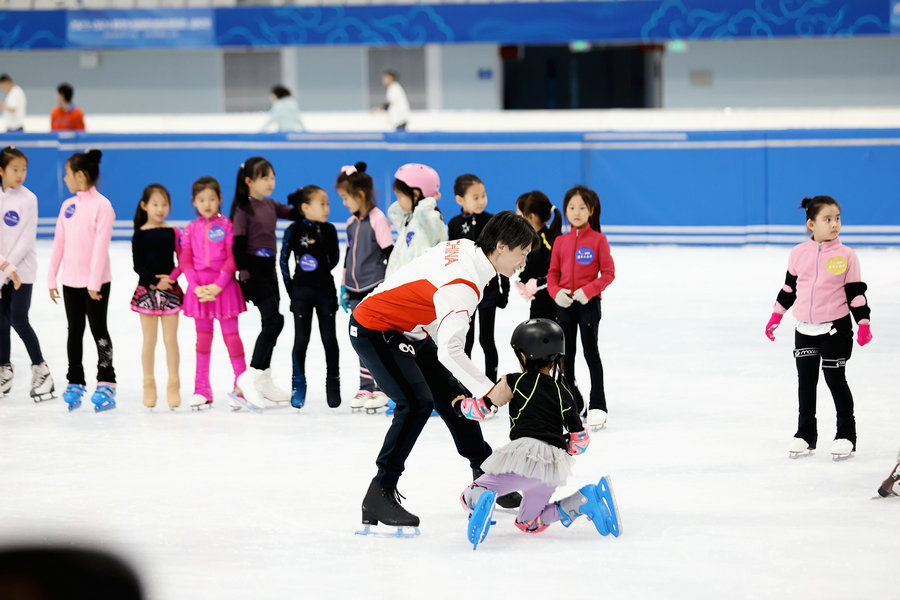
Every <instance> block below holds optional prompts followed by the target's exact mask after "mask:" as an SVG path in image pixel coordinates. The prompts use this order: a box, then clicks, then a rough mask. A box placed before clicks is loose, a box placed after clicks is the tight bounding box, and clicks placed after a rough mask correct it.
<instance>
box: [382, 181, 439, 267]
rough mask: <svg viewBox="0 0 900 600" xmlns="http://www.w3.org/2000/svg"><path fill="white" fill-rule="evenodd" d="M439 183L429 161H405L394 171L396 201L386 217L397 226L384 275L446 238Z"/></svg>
mask: <svg viewBox="0 0 900 600" xmlns="http://www.w3.org/2000/svg"><path fill="white" fill-rule="evenodd" d="M440 185H441V179H440V177H438V174H437V171H435V170H434V169H432V168H431V167H429V166H428V165H420V164H417V163H407V164H405V165H403V166H402V167H400V168H399V169H397V172H396V173H394V194H395V195H396V196H397V201H396V202H394V203H393V204H391V205H390V207H388V218H389V219H390V220H391V225H393V226H394V229H396V230H397V242H396V243H395V244H394V250H393V251H392V252H391V256H390V258H389V259H388V264H387V271H386V273H385V275H386V276H387V275H390V274H391V273H393V272H394V271H396V270H397V269H399V268H400V267H402V266H403V265H405V264H406V263H408V262H410V261H411V260H412V259H414V258H416V257H418V256H420V255H422V253H424V252H425V251H426V250H428V249H430V248H433V247H434V246H436V245H438V244H439V243H441V242H446V241H447V226H446V225H444V219H443V217H442V216H441V211H440V210H438V207H437V201H438V200H439V199H440V197H441V192H440V191H439V190H440Z"/></svg>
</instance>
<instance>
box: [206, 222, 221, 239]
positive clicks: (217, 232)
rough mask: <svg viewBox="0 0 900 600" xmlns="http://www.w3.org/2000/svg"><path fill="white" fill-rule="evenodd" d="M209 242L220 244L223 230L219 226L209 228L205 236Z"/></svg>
mask: <svg viewBox="0 0 900 600" xmlns="http://www.w3.org/2000/svg"><path fill="white" fill-rule="evenodd" d="M207 237H208V238H209V241H211V242H221V241H222V240H224V239H225V228H224V227H221V226H219V225H216V226H215V227H210V229H209V234H208V235H207Z"/></svg>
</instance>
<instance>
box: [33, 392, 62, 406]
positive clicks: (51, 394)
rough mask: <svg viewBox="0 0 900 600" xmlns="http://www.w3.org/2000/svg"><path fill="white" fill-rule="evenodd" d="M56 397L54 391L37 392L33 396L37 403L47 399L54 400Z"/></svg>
mask: <svg viewBox="0 0 900 600" xmlns="http://www.w3.org/2000/svg"><path fill="white" fill-rule="evenodd" d="M54 398H56V394H55V393H54V392H47V393H46V394H35V395H33V396H32V397H31V399H32V400H34V401H35V403H38V402H46V401H47V400H53V399H54Z"/></svg>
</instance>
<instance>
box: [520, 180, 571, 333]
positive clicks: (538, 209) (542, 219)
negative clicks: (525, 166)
mask: <svg viewBox="0 0 900 600" xmlns="http://www.w3.org/2000/svg"><path fill="white" fill-rule="evenodd" d="M516 212H518V213H519V214H520V215H522V216H523V217H525V218H526V219H528V222H529V223H531V226H532V227H534V230H535V231H536V232H537V234H538V237H540V238H541V243H540V244H538V245H537V247H536V248H535V249H534V250H532V251H531V254H529V255H528V260H527V261H526V262H525V268H524V269H522V271H521V272H520V273H519V281H517V282H516V289H517V290H518V291H519V294H521V295H522V297H523V298H525V300H528V301H530V302H531V307H530V308H529V314H528V316H529V318H531V319H537V318H541V319H552V320H554V321H556V320H557V319H558V318H559V316H558V313H557V310H556V302H554V301H553V298H551V297H550V293H549V292H548V291H547V272H548V271H549V270H550V253H551V251H552V250H553V242H554V241H555V240H556V238H558V237H559V236H560V234H561V233H562V214H561V213H560V212H559V209H558V208H556V207H555V206H553V204H552V203H551V202H550V199H549V198H547V195H546V194H544V193H543V192H542V191H540V190H532V191H530V192H526V193H524V194H522V195H521V196H519V199H518V200H516ZM551 216H552V217H553V222H552V223H550V225H549V226H548V225H547V222H548V221H550V217H551Z"/></svg>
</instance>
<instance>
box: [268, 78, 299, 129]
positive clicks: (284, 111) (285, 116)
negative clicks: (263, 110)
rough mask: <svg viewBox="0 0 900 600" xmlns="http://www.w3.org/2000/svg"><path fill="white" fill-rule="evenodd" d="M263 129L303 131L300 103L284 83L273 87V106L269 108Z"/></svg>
mask: <svg viewBox="0 0 900 600" xmlns="http://www.w3.org/2000/svg"><path fill="white" fill-rule="evenodd" d="M262 130H263V131H303V120H302V119H301V118H300V105H299V104H297V100H296V98H294V97H293V96H292V95H291V91H290V90H289V89H287V88H286V87H284V86H283V85H276V86H275V87H273V88H272V108H270V109H269V118H268V120H267V121H266V123H265V125H263V127H262Z"/></svg>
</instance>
